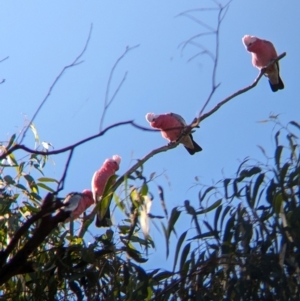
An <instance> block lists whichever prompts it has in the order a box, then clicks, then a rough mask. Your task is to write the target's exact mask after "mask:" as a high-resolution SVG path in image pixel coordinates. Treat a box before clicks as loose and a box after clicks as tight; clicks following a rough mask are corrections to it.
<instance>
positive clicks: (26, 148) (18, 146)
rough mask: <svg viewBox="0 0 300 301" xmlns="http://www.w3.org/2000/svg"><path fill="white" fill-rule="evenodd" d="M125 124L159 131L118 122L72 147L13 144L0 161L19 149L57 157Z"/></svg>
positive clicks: (132, 122) (131, 123)
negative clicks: (55, 147)
mask: <svg viewBox="0 0 300 301" xmlns="http://www.w3.org/2000/svg"><path fill="white" fill-rule="evenodd" d="M126 124H128V125H131V126H133V127H135V128H137V129H140V130H143V131H148V132H157V131H159V130H156V129H150V128H146V127H143V126H140V125H138V124H136V123H135V122H134V121H133V120H128V121H121V122H118V123H115V124H112V125H110V126H108V127H107V128H105V129H104V130H103V131H101V132H99V133H98V134H95V135H93V136H90V137H87V138H85V139H83V140H81V141H79V142H76V143H74V144H72V145H69V146H66V147H64V148H61V149H58V150H53V151H38V150H34V149H31V148H29V147H27V146H25V145H22V144H15V145H13V146H12V147H11V148H10V149H8V150H7V151H6V152H4V153H3V154H2V155H0V160H2V159H4V158H5V157H6V156H8V155H9V154H12V153H13V152H15V151H16V150H19V149H22V150H24V151H26V152H28V153H31V154H36V155H57V154H61V153H65V152H67V151H70V150H72V149H75V148H76V147H77V146H79V145H81V144H84V143H86V142H88V141H90V140H93V139H96V138H98V137H100V136H103V135H104V134H105V133H106V132H107V131H109V130H111V129H113V128H115V127H118V126H121V125H126Z"/></svg>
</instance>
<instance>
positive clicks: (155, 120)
mask: <svg viewBox="0 0 300 301" xmlns="http://www.w3.org/2000/svg"><path fill="white" fill-rule="evenodd" d="M146 120H147V121H148V122H149V123H150V125H151V127H153V128H154V129H159V130H160V131H161V134H162V136H163V137H164V138H165V139H167V140H169V141H170V142H175V141H176V140H177V139H178V138H179V137H180V135H181V134H182V132H183V130H184V128H185V127H186V126H187V124H186V122H185V120H184V119H183V118H182V117H181V116H180V115H178V114H175V113H167V114H161V115H155V114H154V113H148V114H146ZM180 143H182V144H183V145H184V147H185V148H186V149H187V151H188V152H189V153H190V154H191V155H194V154H195V153H196V152H200V151H202V148H201V146H199V145H198V144H197V143H196V142H195V141H194V139H193V136H192V134H189V135H187V136H184V137H183V138H182V140H181V141H180Z"/></svg>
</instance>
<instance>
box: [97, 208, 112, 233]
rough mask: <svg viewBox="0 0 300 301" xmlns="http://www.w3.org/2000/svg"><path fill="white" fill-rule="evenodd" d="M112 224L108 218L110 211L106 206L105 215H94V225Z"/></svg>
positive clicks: (106, 225)
mask: <svg viewBox="0 0 300 301" xmlns="http://www.w3.org/2000/svg"><path fill="white" fill-rule="evenodd" d="M111 225H112V223H111V219H110V211H109V208H107V211H106V213H105V216H104V217H103V218H102V219H101V218H100V216H99V215H98V214H97V217H96V227H98V228H101V227H110V226H111Z"/></svg>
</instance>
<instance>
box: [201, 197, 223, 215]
mask: <svg viewBox="0 0 300 301" xmlns="http://www.w3.org/2000/svg"><path fill="white" fill-rule="evenodd" d="M221 203H222V199H219V200H217V201H216V202H214V203H213V204H212V205H210V206H209V207H208V208H206V209H204V210H200V211H197V212H196V214H197V215H200V214H203V213H207V212H210V211H212V210H214V209H215V208H217V207H219V206H220V205H221Z"/></svg>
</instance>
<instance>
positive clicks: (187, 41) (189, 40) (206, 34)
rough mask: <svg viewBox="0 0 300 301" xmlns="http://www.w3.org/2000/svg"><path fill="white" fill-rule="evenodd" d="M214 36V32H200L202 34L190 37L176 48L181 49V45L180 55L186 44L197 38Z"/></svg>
mask: <svg viewBox="0 0 300 301" xmlns="http://www.w3.org/2000/svg"><path fill="white" fill-rule="evenodd" d="M213 34H215V32H211V31H207V32H202V33H198V34H196V35H194V36H192V37H191V38H189V39H188V40H186V41H184V42H181V43H180V44H179V45H178V47H181V45H183V46H182V47H181V54H182V52H183V50H184V49H185V47H186V46H187V45H188V44H191V42H192V41H193V40H195V39H197V38H199V37H202V36H209V35H213Z"/></svg>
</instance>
